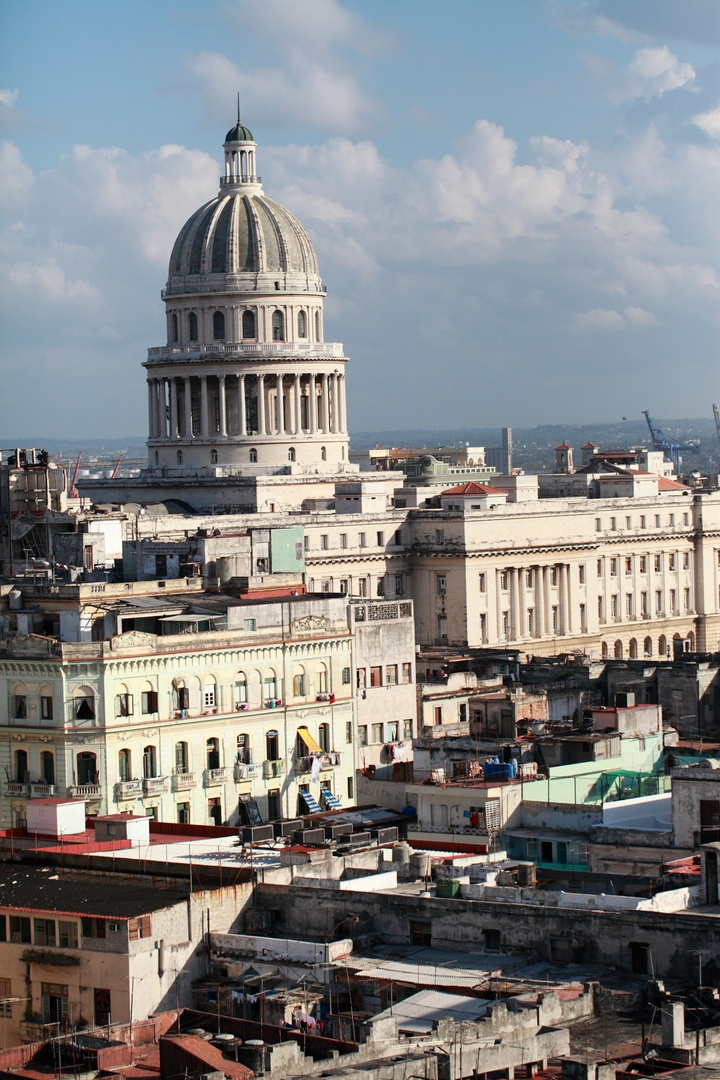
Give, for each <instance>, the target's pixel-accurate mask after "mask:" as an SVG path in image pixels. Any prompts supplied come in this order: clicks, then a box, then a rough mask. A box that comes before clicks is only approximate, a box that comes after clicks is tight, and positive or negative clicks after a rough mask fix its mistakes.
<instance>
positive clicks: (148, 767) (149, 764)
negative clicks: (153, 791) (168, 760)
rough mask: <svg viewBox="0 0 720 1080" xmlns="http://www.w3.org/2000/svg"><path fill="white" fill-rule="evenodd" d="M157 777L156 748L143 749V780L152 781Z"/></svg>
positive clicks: (147, 747) (146, 747)
mask: <svg viewBox="0 0 720 1080" xmlns="http://www.w3.org/2000/svg"><path fill="white" fill-rule="evenodd" d="M154 776H157V753H156V750H155V747H154V746H145V747H144V748H143V779H144V780H151V779H152V778H153V777H154Z"/></svg>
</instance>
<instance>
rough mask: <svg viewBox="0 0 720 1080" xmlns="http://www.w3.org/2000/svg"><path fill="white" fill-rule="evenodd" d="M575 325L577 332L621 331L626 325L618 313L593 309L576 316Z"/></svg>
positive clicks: (604, 309)
mask: <svg viewBox="0 0 720 1080" xmlns="http://www.w3.org/2000/svg"><path fill="white" fill-rule="evenodd" d="M575 325H576V327H577V328H578V329H579V330H622V329H624V328H625V327H626V326H627V323H626V321H625V319H624V318H623V317H622V315H621V314H620V312H619V311H609V310H608V309H607V308H593V310H592V311H583V312H581V313H580V314H579V315H577V317H576V319H575Z"/></svg>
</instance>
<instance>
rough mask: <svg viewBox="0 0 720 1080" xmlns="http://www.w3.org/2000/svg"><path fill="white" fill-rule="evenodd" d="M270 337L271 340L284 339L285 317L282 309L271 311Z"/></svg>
mask: <svg viewBox="0 0 720 1080" xmlns="http://www.w3.org/2000/svg"><path fill="white" fill-rule="evenodd" d="M272 339H273V341H284V340H285V317H284V315H283V313H282V311H277V310H275V311H273V315H272Z"/></svg>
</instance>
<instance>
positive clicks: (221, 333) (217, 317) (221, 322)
mask: <svg viewBox="0 0 720 1080" xmlns="http://www.w3.org/2000/svg"><path fill="white" fill-rule="evenodd" d="M213 340H214V341H224V340H225V316H224V315H223V313H222V311H216V312H215V313H214V315H213Z"/></svg>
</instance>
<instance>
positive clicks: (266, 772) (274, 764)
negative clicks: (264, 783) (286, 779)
mask: <svg viewBox="0 0 720 1080" xmlns="http://www.w3.org/2000/svg"><path fill="white" fill-rule="evenodd" d="M284 772H285V762H284V761H282V760H281V759H280V760H277V761H263V765H262V773H263V779H265V780H272V778H273V777H274V776H282V775H283V773H284Z"/></svg>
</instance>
